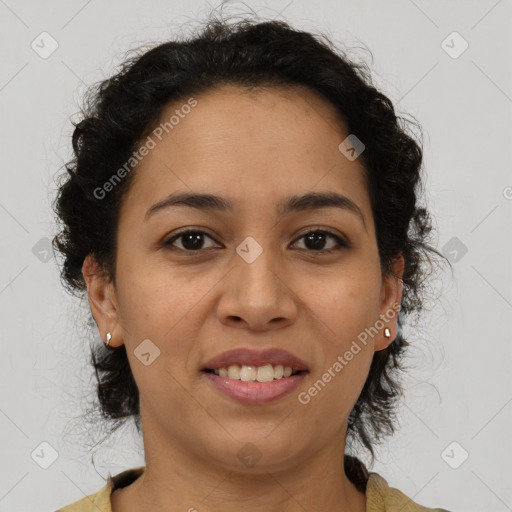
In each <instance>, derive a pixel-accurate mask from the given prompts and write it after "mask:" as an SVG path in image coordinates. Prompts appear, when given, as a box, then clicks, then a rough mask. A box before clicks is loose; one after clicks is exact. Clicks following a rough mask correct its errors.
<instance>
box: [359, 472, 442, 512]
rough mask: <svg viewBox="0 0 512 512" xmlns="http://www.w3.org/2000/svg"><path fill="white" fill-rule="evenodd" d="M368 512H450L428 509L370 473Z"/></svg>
mask: <svg viewBox="0 0 512 512" xmlns="http://www.w3.org/2000/svg"><path fill="white" fill-rule="evenodd" d="M366 510H367V512H398V511H400V512H449V511H448V510H446V509H444V508H427V507H423V506H422V505H419V504H418V503H416V502H414V501H412V499H411V498H408V497H407V496H406V495H405V494H404V493H402V492H401V491H399V490H398V489H395V488H393V487H389V485H388V483H387V481H386V480H385V479H384V478H383V477H381V476H380V475H379V474H378V473H370V474H369V477H368V482H367V484H366Z"/></svg>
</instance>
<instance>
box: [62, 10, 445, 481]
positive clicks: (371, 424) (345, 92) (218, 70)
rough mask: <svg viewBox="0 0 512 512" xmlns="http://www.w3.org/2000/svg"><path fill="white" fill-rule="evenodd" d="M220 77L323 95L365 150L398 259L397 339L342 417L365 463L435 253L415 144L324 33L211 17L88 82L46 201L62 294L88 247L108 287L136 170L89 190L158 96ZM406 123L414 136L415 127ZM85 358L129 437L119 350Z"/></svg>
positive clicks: (128, 399) (388, 411) (379, 231)
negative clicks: (69, 151)
mask: <svg viewBox="0 0 512 512" xmlns="http://www.w3.org/2000/svg"><path fill="white" fill-rule="evenodd" d="M222 84H234V85H238V86H242V87H254V86H258V85H262V86H274V85H275V86H278V85H284V86H286V85H305V86H307V87H309V88H310V89H312V90H313V91H316V92H318V93H320V94H321V95H322V96H323V97H324V98H326V99H327V100H328V101H329V102H330V103H331V104H332V106H333V107H334V108H335V109H336V111H337V112H338V113H339V114H340V116H341V118H342V119H343V121H344V122H345V125H346V126H345V127H344V128H346V129H348V132H349V133H351V134H355V135H356V136H357V137H358V138H359V139H360V140H361V141H362V142H363V143H364V145H365V151H364V152H363V153H362V154H361V155H360V158H361V159H362V161H363V165H364V168H365V172H366V177H367V183H368V188H369V195H370V200H371V207H372V212H373V217H374V220H375V226H376V235H377V244H378V251H379V256H380V261H381V268H382V271H383V274H384V275H388V274H389V273H391V272H392V270H391V268H392V267H391V263H392V261H393V260H394V258H396V257H397V256H399V255H400V254H402V255H403V257H404V259H405V269H404V273H403V276H402V281H403V295H402V303H401V310H400V312H399V316H398V335H397V337H396V339H395V340H394V341H393V343H391V344H390V345H389V347H388V348H386V349H385V350H381V351H377V352H375V354H374V356H373V360H372V363H371V367H370V370H369V375H368V378H367V380H366V382H365V384H364V387H363V389H362V391H361V394H360V396H359V398H358V400H357V402H356V404H355V406H354V408H353V410H352V412H351V414H350V417H349V425H348V436H347V440H351V441H354V440H357V441H359V442H360V443H361V444H362V445H363V446H364V447H366V449H367V450H368V451H369V452H370V454H371V458H372V463H373V460H374V450H373V444H374V443H377V442H379V441H380V440H381V439H382V438H383V437H385V436H386V435H391V434H392V433H393V432H394V424H395V419H396V415H395V409H396V407H395V406H396V402H397V399H398V398H399V396H400V395H401V393H402V387H401V385H400V381H399V377H400V371H401V370H403V367H404V365H403V361H402V358H403V355H404V349H405V348H406V347H407V346H408V345H409V343H408V342H407V341H406V339H405V338H404V335H403V326H404V323H405V319H406V317H410V315H411V314H412V313H415V316H416V317H418V316H419V313H420V312H421V311H422V310H423V309H424V307H425V304H424V302H425V298H426V296H427V293H426V292H427V291H428V281H427V279H426V278H427V277H429V276H430V274H431V271H432V269H433V261H434V260H433V258H432V257H433V256H435V255H437V256H439V257H440V258H443V259H445V260H446V258H444V256H443V255H442V254H441V253H440V252H438V251H437V250H436V249H435V248H434V247H433V246H432V245H431V235H432V233H431V232H432V222H431V216H430V214H429V212H428V211H427V209H426V208H425V206H424V205H423V206H422V205H421V204H419V203H420V201H419V199H420V193H421V192H422V187H423V184H422V181H421V166H422V159H423V153H422V146H421V141H420V142H418V141H417V140H415V138H414V137H413V135H412V134H410V133H407V131H408V130H407V126H406V120H405V119H404V118H403V117H400V116H398V115H397V114H396V113H395V110H394V107H393V104H392V102H391V100H390V99H389V98H388V97H386V96H385V95H384V94H382V93H381V92H379V90H377V88H376V87H374V86H373V84H372V79H371V73H370V70H369V67H368V66H367V65H366V64H365V63H354V62H352V61H350V60H349V59H348V58H347V56H346V54H345V53H342V52H341V51H339V50H337V49H336V48H335V47H334V45H333V44H332V42H330V40H329V39H328V38H327V37H326V36H324V35H315V34H312V33H309V32H305V31H300V30H296V29H294V28H292V27H291V26H290V25H289V24H288V23H286V22H284V21H259V20H258V21H254V20H251V19H249V18H245V19H243V20H241V21H240V20H239V21H237V22H236V23H228V22H226V21H225V20H221V19H217V18H210V19H209V20H207V21H206V22H205V24H204V25H203V26H202V28H201V30H200V31H199V33H198V34H195V35H194V36H193V37H189V38H184V40H174V41H169V42H166V43H164V44H159V45H158V46H155V47H153V48H152V49H149V50H148V49H145V50H144V51H142V52H141V51H139V52H138V53H137V52H135V55H134V56H132V57H130V58H126V59H125V60H124V62H123V64H122V65H121V69H120V70H119V71H118V72H117V74H115V75H114V76H112V77H111V78H109V79H107V80H104V81H102V82H100V83H99V84H96V85H95V86H94V87H91V88H90V89H89V91H88V93H87V94H86V98H87V100H86V105H85V108H83V109H82V120H81V121H80V122H78V123H75V122H73V125H74V126H75V129H74V133H73V139H72V140H73V149H74V158H73V159H72V160H71V161H70V162H68V163H67V164H66V166H65V167H66V171H67V172H66V173H64V174H63V175H62V180H61V182H60V183H59V188H58V195H57V197H56V199H55V203H54V209H55V213H56V215H57V217H58V221H59V222H60V226H59V227H60V228H61V229H60V232H59V233H58V234H57V235H56V236H55V237H54V239H53V244H54V247H55V249H56V251H57V253H60V255H61V256H63V265H62V270H61V279H62V281H63V284H64V286H65V287H66V288H67V289H68V290H69V291H71V292H72V293H75V294H78V295H82V296H83V292H85V291H86V284H85V282H84V279H83V276H82V270H81V269H82V264H83V262H84V259H85V257H86V256H87V255H89V254H91V255H93V256H94V258H95V260H96V261H97V262H98V263H99V264H100V266H101V268H102V270H103V271H104V272H105V274H106V275H107V276H108V277H109V278H110V279H112V280H113V282H114V284H115V250H116V244H115V240H116V229H117V221H118V213H119V209H120V204H121V201H122V199H123V195H124V194H125V192H126V191H127V190H128V188H129V186H130V183H131V181H132V179H133V176H134V173H135V172H136V169H134V171H133V172H130V173H128V175H127V176H126V177H125V178H124V179H123V180H122V181H121V183H119V184H118V185H117V186H116V187H114V189H113V191H112V192H110V193H109V194H108V195H107V196H106V197H105V198H102V199H101V200H100V199H98V198H97V197H96V195H95V192H94V191H95V190H97V188H98V187H100V186H102V185H103V184H104V183H106V182H107V181H108V179H109V178H110V177H111V176H112V175H113V174H114V172H115V171H116V170H117V169H119V168H120V167H122V166H123V164H124V163H125V162H127V161H128V160H129V158H130V157H131V156H132V154H133V152H134V151H135V150H136V149H137V147H138V145H139V143H140V141H141V140H143V138H144V137H145V136H146V135H147V134H148V133H150V132H151V130H152V129H153V128H154V127H155V125H156V124H157V123H158V120H159V118H160V115H161V112H162V109H163V108H164V107H165V106H166V105H167V104H168V103H169V102H171V101H176V100H183V99H184V98H189V97H190V96H191V95H199V94H200V93H201V92H204V91H207V90H208V89H210V88H212V87H215V86H218V85H222ZM407 122H408V123H410V124H412V125H414V126H415V127H416V128H419V130H420V132H421V127H420V126H419V125H418V124H417V123H415V122H412V121H407ZM410 320H411V318H409V319H408V321H410ZM91 362H92V364H93V366H94V369H95V373H96V377H97V381H98V384H97V395H98V399H99V406H100V410H101V413H102V415H103V417H104V418H105V419H108V420H112V421H117V423H116V427H114V430H115V428H117V426H119V425H120V423H123V422H124V421H125V420H126V419H127V418H134V420H135V423H136V425H137V429H138V431H139V432H140V413H139V400H138V398H139V396H138V389H137V385H136V383H135V381H134V378H133V375H132V372H131V370H130V366H129V364H128V359H127V356H126V350H125V347H124V345H121V346H120V347H118V348H116V349H114V350H111V349H107V348H105V347H104V346H103V344H97V346H95V347H94V348H93V349H92V360H91ZM347 464H348V466H350V467H351V466H352V465H353V458H351V457H348V458H346V465H347ZM346 467H347V466H346ZM354 471H355V472H357V471H360V470H359V469H357V468H356V470H354Z"/></svg>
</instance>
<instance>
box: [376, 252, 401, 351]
mask: <svg viewBox="0 0 512 512" xmlns="http://www.w3.org/2000/svg"><path fill="white" fill-rule="evenodd" d="M404 268H405V259H404V257H403V255H402V254H400V256H398V257H397V258H395V259H394V260H393V263H392V273H391V274H390V275H388V276H386V277H385V278H384V281H383V283H382V293H381V307H380V322H382V324H383V325H384V327H383V328H382V329H380V332H379V334H377V336H376V339H375V345H374V346H375V350H384V349H386V348H387V347H388V346H389V345H390V344H391V343H392V342H393V341H394V340H395V338H396V336H397V330H398V329H397V323H396V319H397V317H398V313H399V311H400V305H401V303H402V289H403V282H402V276H403V273H404ZM378 322H379V321H378ZM380 322H379V323H380Z"/></svg>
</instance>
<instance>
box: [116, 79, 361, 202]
mask: <svg viewBox="0 0 512 512" xmlns="http://www.w3.org/2000/svg"><path fill="white" fill-rule="evenodd" d="M193 99H194V100H195V101H196V104H195V106H194V107H192V108H188V107H187V108H185V107H184V106H185V105H189V104H191V103H190V101H189V100H190V98H185V99H183V100H180V101H175V102H172V103H170V104H168V105H167V106H166V107H165V108H164V109H163V110H162V113H161V116H160V120H159V122H158V123H157V125H156V126H155V129H156V130H158V128H159V127H160V129H159V131H156V132H155V130H153V132H152V133H151V134H150V137H151V138H152V139H153V141H154V143H155V144H154V147H153V148H152V149H151V150H150V151H149V153H148V154H147V155H146V156H144V158H143V159H142V161H140V162H139V164H137V166H136V168H135V170H134V172H135V176H134V178H135V179H134V181H133V183H132V185H131V187H130V190H129V192H128V194H127V196H130V197H129V200H128V201H125V202H124V204H125V205H126V204H129V205H131V207H132V208H135V207H136V205H139V206H140V207H141V208H143V207H146V208H149V207H150V206H151V204H152V203H153V202H155V201H157V200H159V199H162V197H163V196H164V195H167V194H169V193H171V192H175V191H190V190H193V191H200V192H209V193H216V194H218V195H226V196H229V197H232V198H235V200H238V201H240V202H241V203H243V202H246V203H251V206H254V204H256V203H257V204H260V205H262V204H264V203H269V202H272V201H274V202H276V203H277V202H278V201H279V200H280V199H281V197H282V196H287V197H288V196H289V195H292V194H303V193H304V192H308V191H309V192H311V191H314V190H315V189H316V188H321V189H322V190H326V189H329V190H334V191H338V192H340V193H343V194H345V195H347V196H349V197H351V199H352V200H353V201H355V202H357V203H358V204H359V206H360V207H361V209H363V210H365V209H366V210H367V209H368V208H369V202H368V197H367V192H366V180H365V169H364V167H363V164H362V163H361V162H360V161H358V160H355V161H350V160H348V159H347V158H346V157H345V156H344V155H343V154H342V153H341V152H340V151H339V149H338V146H339V144H340V143H341V142H342V141H343V140H344V139H345V138H346V137H347V135H348V133H347V132H346V130H345V126H344V123H343V119H342V118H341V116H340V115H339V113H338V112H337V111H336V109H335V108H334V107H333V105H332V104H331V103H330V102H329V101H327V100H326V99H325V98H323V97H322V96H321V95H320V94H319V93H316V92H315V91H313V90H311V89H310V88H308V87H305V86H286V87H285V86H277V87H276V86H272V87H252V88H241V87H238V86H234V85H223V86H221V87H216V88H214V89H211V90H209V91H207V92H205V93H202V94H200V95H197V96H194V97H193ZM171 118H172V122H170V120H171ZM166 122H167V129H162V127H165V126H166V125H165V124H164V123H166ZM155 133H156V134H158V136H157V135H155ZM142 142H143V143H144V141H142ZM134 202H135V204H134Z"/></svg>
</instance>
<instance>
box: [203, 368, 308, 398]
mask: <svg viewBox="0 0 512 512" xmlns="http://www.w3.org/2000/svg"><path fill="white" fill-rule="evenodd" d="M203 374H204V376H205V377H206V378H207V379H208V380H209V382H211V383H212V384H213V385H214V386H215V387H216V388H217V389H218V390H219V391H220V392H221V393H223V394H225V395H226V396H228V397H230V398H233V399H234V400H237V401H238V402H242V403H244V404H251V405H257V404H267V403H270V402H274V401H275V400H279V399H280V398H282V397H284V396H286V395H288V394H289V393H291V392H292V391H293V390H294V389H296V388H297V387H298V386H299V385H300V384H301V382H302V381H303V380H304V377H305V376H306V374H307V372H305V371H304V372H301V373H297V374H296V375H291V376H290V377H283V378H281V379H274V380H272V381H270V382H244V381H242V380H235V379H228V378H227V377H220V376H219V375H215V374H214V373H208V372H203Z"/></svg>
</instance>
